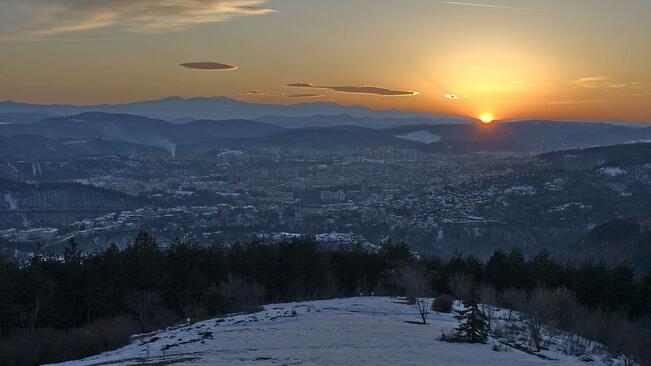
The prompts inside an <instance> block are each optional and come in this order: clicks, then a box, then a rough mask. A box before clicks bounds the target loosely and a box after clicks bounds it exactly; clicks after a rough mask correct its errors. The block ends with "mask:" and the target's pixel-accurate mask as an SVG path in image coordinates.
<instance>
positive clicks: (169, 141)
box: [0, 112, 651, 159]
mask: <svg viewBox="0 0 651 366" xmlns="http://www.w3.org/2000/svg"><path fill="white" fill-rule="evenodd" d="M11 113H30V112H11ZM34 113H36V112H34ZM39 113H43V112H39ZM23 117H25V116H23ZM26 119H27V117H25V118H23V120H21V121H20V122H18V123H10V124H6V123H5V124H0V157H11V158H22V159H57V158H62V157H71V156H80V155H101V154H119V155H160V154H165V155H166V154H172V155H175V154H176V153H177V151H178V153H179V154H181V155H194V156H197V155H203V154H206V153H209V152H211V151H212V150H215V149H291V150H312V151H328V152H334V151H339V152H345V151H355V150H359V149H364V148H374V147H381V146H393V147H400V148H412V149H419V150H421V151H423V152H432V153H443V152H444V153H468V152H479V151H487V152H527V153H543V152H549V151H555V150H568V149H577V148H587V147H592V146H604V145H615V144H624V143H630V142H639V141H651V127H634V126H621V125H612V124H606V123H585V122H554V121H520V122H510V123H494V124H492V125H488V126H487V125H482V124H479V123H472V124H471V123H460V122H462V121H460V120H455V121H453V123H448V124H432V122H431V121H430V122H428V123H423V124H417V122H418V121H420V120H419V119H418V118H405V119H395V118H389V117H387V118H380V119H373V118H368V117H353V116H351V115H335V116H330V117H328V116H324V115H315V116H310V117H300V118H299V117H265V118H261V121H257V120H248V119H229V120H209V119H199V120H193V121H190V122H185V123H181V124H179V123H173V122H169V121H166V120H163V119H157V118H150V117H145V116H140V115H132V114H122V113H106V112H84V113H81V114H76V115H70V116H60V117H48V118H44V119H41V120H38V121H37V122H32V123H28V122H26ZM262 121H265V122H262ZM311 121H317V123H320V124H326V126H312V122H311ZM347 122H352V123H353V124H352V125H346V123H347ZM376 122H377V123H376ZM305 126H310V127H305ZM386 126H390V127H386ZM285 127H287V128H285Z"/></svg>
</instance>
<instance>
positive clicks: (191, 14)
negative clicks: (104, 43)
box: [0, 0, 274, 40]
mask: <svg viewBox="0 0 651 366" xmlns="http://www.w3.org/2000/svg"><path fill="white" fill-rule="evenodd" d="M266 2H267V1H266V0H92V1H89V0H23V1H21V2H20V3H19V4H17V5H16V6H20V7H22V8H23V9H24V8H28V9H30V11H29V14H30V18H29V19H26V20H25V21H24V22H23V24H24V25H23V26H22V27H21V29H18V30H16V31H15V32H13V33H12V34H6V33H5V34H2V35H0V38H2V39H5V40H6V39H15V40H20V39H30V38H46V37H52V36H56V35H59V34H65V33H74V32H83V31H89V30H95V29H102V28H109V27H111V28H120V29H122V30H125V31H129V32H146V33H164V32H176V31H181V30H184V29H187V28H189V27H191V26H193V25H198V24H207V23H217V22H225V21H228V20H231V19H233V18H236V17H242V16H251V15H262V14H269V13H271V12H274V10H273V9H270V8H267V7H264V6H262V5H264V4H265V3H266Z"/></svg>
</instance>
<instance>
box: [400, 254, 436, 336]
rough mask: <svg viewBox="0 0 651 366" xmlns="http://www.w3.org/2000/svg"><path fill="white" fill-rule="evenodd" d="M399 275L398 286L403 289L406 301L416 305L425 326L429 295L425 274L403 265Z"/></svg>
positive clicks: (420, 270)
mask: <svg viewBox="0 0 651 366" xmlns="http://www.w3.org/2000/svg"><path fill="white" fill-rule="evenodd" d="M399 274H400V285H401V286H402V287H403V288H404V289H405V291H406V293H407V299H408V301H409V302H410V303H412V304H414V305H416V309H418V314H419V315H420V317H421V320H422V321H423V324H427V314H429V312H430V299H429V296H430V294H431V289H430V283H431V282H430V279H429V276H428V274H427V272H426V271H424V270H423V269H421V268H418V267H416V266H414V265H405V266H402V267H401V268H400V270H399Z"/></svg>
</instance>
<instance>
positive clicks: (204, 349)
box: [59, 297, 613, 366]
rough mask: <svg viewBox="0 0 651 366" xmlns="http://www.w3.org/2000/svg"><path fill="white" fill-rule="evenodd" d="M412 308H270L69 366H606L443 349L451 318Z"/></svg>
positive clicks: (332, 303) (366, 304)
mask: <svg viewBox="0 0 651 366" xmlns="http://www.w3.org/2000/svg"><path fill="white" fill-rule="evenodd" d="M418 320H419V316H418V314H417V312H416V309H415V307H414V306H412V305H407V304H405V303H404V302H403V301H401V300H399V299H397V298H388V297H358V298H348V299H335V300H323V301H311V302H301V303H287V304H272V305H267V306H265V308H264V311H261V312H259V313H255V314H245V315H234V316H230V317H226V318H223V319H211V320H206V321H201V322H197V323H194V324H191V325H187V326H180V327H176V328H171V329H168V330H164V331H160V332H157V333H152V334H148V335H143V336H137V337H134V339H133V341H132V343H131V344H130V345H128V346H126V347H124V348H121V349H119V350H116V351H112V352H107V353H104V354H101V355H98V356H93V357H89V358H87V359H84V360H80V361H71V362H66V363H63V364H59V365H65V366H81V365H94V366H118V365H122V366H124V365H151V366H154V365H156V366H160V365H392V366H394V365H506V366H509V365H514V366H515V365H518V366H526V365H587V364H589V365H608V364H612V362H613V360H612V359H611V358H609V357H607V354H604V353H602V354H601V355H600V356H599V357H594V356H593V358H592V361H591V362H590V363H586V362H585V361H581V360H580V359H579V358H578V357H576V356H570V355H566V354H564V353H562V352H560V351H558V350H556V349H555V347H553V346H552V347H549V348H550V349H549V350H545V351H543V352H542V355H543V356H544V357H546V359H543V358H541V357H539V356H536V355H532V354H528V353H525V352H522V351H519V350H516V349H515V348H512V347H508V346H500V347H499V348H500V350H499V351H495V350H493V349H494V344H496V343H497V340H496V339H493V338H491V340H490V341H489V343H488V344H459V343H446V342H441V341H439V340H437V339H438V337H439V335H440V334H441V331H442V330H445V329H452V328H454V327H456V325H457V321H456V320H455V319H454V317H453V314H442V313H431V314H430V315H429V317H428V321H429V324H427V325H421V324H415V323H411V322H417V321H418Z"/></svg>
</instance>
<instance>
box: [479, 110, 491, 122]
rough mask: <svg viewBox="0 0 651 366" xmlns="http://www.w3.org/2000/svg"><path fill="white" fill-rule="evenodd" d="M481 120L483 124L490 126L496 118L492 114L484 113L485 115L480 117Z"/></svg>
mask: <svg viewBox="0 0 651 366" xmlns="http://www.w3.org/2000/svg"><path fill="white" fill-rule="evenodd" d="M479 120H480V121H481V123H483V124H490V123H492V122H493V120H494V118H493V115H492V114H490V113H484V114H482V115H481V116H480V117H479Z"/></svg>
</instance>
